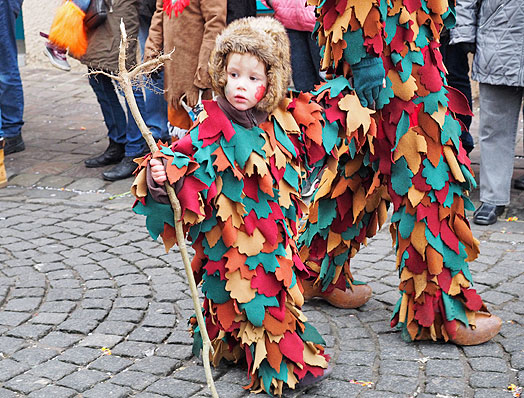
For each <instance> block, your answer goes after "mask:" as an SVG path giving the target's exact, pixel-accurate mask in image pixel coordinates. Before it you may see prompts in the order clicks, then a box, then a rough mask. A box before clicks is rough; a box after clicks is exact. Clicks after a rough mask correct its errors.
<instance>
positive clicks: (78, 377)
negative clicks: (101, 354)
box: [58, 369, 109, 392]
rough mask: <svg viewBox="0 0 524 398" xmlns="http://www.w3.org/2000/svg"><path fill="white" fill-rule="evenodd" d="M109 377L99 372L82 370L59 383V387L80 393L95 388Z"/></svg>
mask: <svg viewBox="0 0 524 398" xmlns="http://www.w3.org/2000/svg"><path fill="white" fill-rule="evenodd" d="M108 378H109V376H108V375H107V374H105V373H104V372H99V371H97V370H89V369H80V370H79V371H77V372H75V373H71V374H70V375H68V376H66V377H64V378H63V379H61V380H59V381H58V385H61V386H64V387H67V388H72V389H75V390H77V391H79V392H83V391H86V390H87V389H90V388H93V387H94V386H95V385H97V384H98V383H100V382H102V381H104V380H106V379H108Z"/></svg>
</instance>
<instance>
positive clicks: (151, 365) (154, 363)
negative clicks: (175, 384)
mask: <svg viewBox="0 0 524 398" xmlns="http://www.w3.org/2000/svg"><path fill="white" fill-rule="evenodd" d="M181 365H182V362H181V361H179V360H178V359H172V358H166V357H157V356H152V357H147V358H142V359H139V360H138V361H137V362H135V364H134V365H133V366H131V367H130V368H129V370H133V371H137V372H144V373H150V374H154V375H157V376H167V375H169V374H171V373H172V372H173V371H174V370H175V369H176V368H179V367H180V366H181ZM177 376H178V375H177Z"/></svg>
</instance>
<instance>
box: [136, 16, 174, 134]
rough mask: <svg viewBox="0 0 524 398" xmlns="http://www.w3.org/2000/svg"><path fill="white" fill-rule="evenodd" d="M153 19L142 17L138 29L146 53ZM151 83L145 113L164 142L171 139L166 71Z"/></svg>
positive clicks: (148, 125)
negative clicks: (168, 123)
mask: <svg viewBox="0 0 524 398" xmlns="http://www.w3.org/2000/svg"><path fill="white" fill-rule="evenodd" d="M150 23H151V21H148V20H147V19H146V18H143V17H140V27H139V29H138V42H139V43H140V52H141V54H142V56H143V55H144V47H145V44H146V40H147V36H148V34H149V25H150ZM150 83H151V85H150V86H146V89H145V92H146V105H145V113H144V114H143V117H144V121H145V122H146V125H147V127H149V129H150V130H151V133H152V134H153V138H154V139H155V141H158V140H162V141H164V142H166V141H168V140H170V136H169V131H168V130H167V102H166V100H165V99H164V94H163V92H164V71H163V70H162V71H160V72H158V73H156V74H155V75H154V76H151V81H150Z"/></svg>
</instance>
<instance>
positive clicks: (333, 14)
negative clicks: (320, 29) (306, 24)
mask: <svg viewBox="0 0 524 398" xmlns="http://www.w3.org/2000/svg"><path fill="white" fill-rule="evenodd" d="M334 5H335V0H328V1H326V3H325V4H324V10H328V11H327V12H326V14H325V15H324V19H323V21H322V24H323V25H324V30H329V29H331V26H333V24H334V23H335V21H336V19H337V17H338V15H339V14H338V11H337V9H336V8H335V7H333V6H334Z"/></svg>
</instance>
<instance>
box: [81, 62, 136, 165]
mask: <svg viewBox="0 0 524 398" xmlns="http://www.w3.org/2000/svg"><path fill="white" fill-rule="evenodd" d="M90 71H91V70H90ZM89 85H90V86H91V88H92V89H93V91H94V92H95V95H96V99H97V100H98V103H99V104H100V108H101V109H102V115H103V116H104V123H105V124H106V127H107V136H108V137H109V139H110V140H113V141H115V142H117V143H119V144H125V156H139V155H141V154H142V153H144V151H145V149H146V142H145V140H144V138H143V137H142V133H141V132H140V129H139V128H138V126H137V124H136V122H135V119H134V118H133V115H132V114H131V110H130V109H129V105H128V103H127V101H126V109H127V117H126V112H124V109H122V106H121V105H120V101H119V99H118V94H117V92H116V89H115V86H114V85H113V82H112V81H111V78H110V77H108V76H105V75H101V74H98V75H89ZM133 92H134V94H135V99H136V102H137V105H138V109H139V111H140V113H143V112H144V107H145V104H144V94H143V93H142V89H141V88H137V89H134V88H133Z"/></svg>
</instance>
